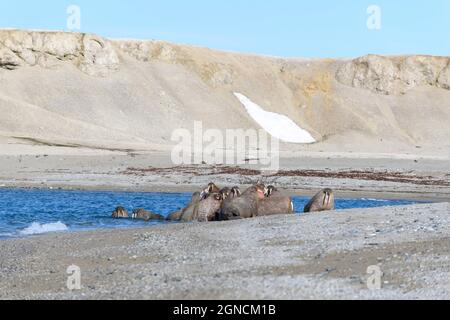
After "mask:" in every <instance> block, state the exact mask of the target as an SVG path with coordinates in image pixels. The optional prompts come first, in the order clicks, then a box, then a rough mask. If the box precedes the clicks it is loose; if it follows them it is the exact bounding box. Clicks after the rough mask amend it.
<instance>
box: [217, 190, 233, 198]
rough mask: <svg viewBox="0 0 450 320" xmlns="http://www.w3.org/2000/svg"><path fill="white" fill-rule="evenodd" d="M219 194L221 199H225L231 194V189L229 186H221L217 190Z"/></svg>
mask: <svg viewBox="0 0 450 320" xmlns="http://www.w3.org/2000/svg"><path fill="white" fill-rule="evenodd" d="M219 194H220V195H222V199H223V200H225V199H227V198H228V197H229V196H230V195H231V189H230V188H223V189H222V190H220V192H219Z"/></svg>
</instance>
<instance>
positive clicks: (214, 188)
mask: <svg viewBox="0 0 450 320" xmlns="http://www.w3.org/2000/svg"><path fill="white" fill-rule="evenodd" d="M219 192H220V189H219V187H218V186H216V185H215V184H214V183H213V182H211V183H209V184H208V186H207V187H206V188H205V189H204V190H203V191H202V192H201V194H200V198H201V199H206V198H207V196H208V195H210V194H211V193H219Z"/></svg>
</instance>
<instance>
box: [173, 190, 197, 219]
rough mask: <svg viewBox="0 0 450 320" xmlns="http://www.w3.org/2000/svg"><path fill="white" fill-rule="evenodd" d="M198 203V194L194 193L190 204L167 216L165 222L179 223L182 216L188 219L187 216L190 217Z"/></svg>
mask: <svg viewBox="0 0 450 320" xmlns="http://www.w3.org/2000/svg"><path fill="white" fill-rule="evenodd" d="M199 202H200V192H195V193H194V194H193V195H192V198H191V202H190V203H189V204H188V205H187V207H186V208H184V209H180V210H178V211H176V212H173V213H171V214H169V215H168V216H167V218H166V220H167V221H181V219H182V218H183V216H184V215H186V218H188V216H189V215H192V214H193V213H194V211H195V210H197V209H196V207H197V206H198V203H199Z"/></svg>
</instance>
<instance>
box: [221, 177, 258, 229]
mask: <svg viewBox="0 0 450 320" xmlns="http://www.w3.org/2000/svg"><path fill="white" fill-rule="evenodd" d="M264 198H265V186H264V185H262V184H258V185H255V186H253V187H250V188H248V189H247V190H246V191H245V192H244V193H242V195H241V196H240V197H237V198H233V199H230V200H229V201H224V203H223V206H222V208H221V209H220V212H219V214H218V219H219V220H235V219H247V218H253V217H256V216H257V215H258V203H259V201H260V200H262V199H264Z"/></svg>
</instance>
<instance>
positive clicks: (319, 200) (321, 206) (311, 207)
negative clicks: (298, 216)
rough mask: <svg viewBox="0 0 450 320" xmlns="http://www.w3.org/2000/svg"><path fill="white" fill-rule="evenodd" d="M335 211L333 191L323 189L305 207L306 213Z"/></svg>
mask: <svg viewBox="0 0 450 320" xmlns="http://www.w3.org/2000/svg"><path fill="white" fill-rule="evenodd" d="M334 209H335V201H334V192H333V190H331V189H323V190H322V191H320V192H319V193H317V194H316V195H315V196H314V197H313V198H312V199H311V201H309V203H308V204H307V205H306V206H305V210H304V212H305V213H307V212H320V211H329V210H334Z"/></svg>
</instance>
